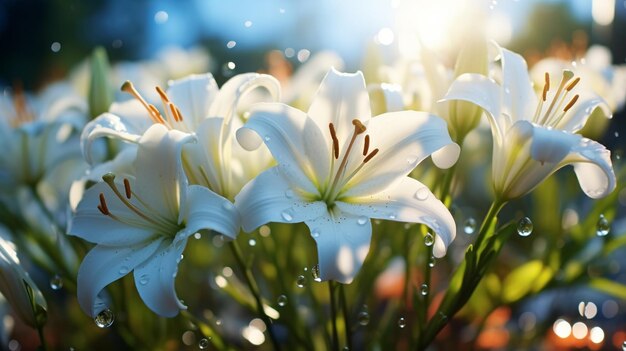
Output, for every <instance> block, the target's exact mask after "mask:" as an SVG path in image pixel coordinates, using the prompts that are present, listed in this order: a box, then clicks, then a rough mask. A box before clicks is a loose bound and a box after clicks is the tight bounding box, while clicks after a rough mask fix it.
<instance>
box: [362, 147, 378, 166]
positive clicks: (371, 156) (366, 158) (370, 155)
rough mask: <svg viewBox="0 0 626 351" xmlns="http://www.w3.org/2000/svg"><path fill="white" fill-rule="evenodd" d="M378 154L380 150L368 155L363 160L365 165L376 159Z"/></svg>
mask: <svg viewBox="0 0 626 351" xmlns="http://www.w3.org/2000/svg"><path fill="white" fill-rule="evenodd" d="M377 153H378V148H376V149H374V150H372V152H370V153H369V155H367V156H366V157H365V159H363V163H364V164H365V163H368V162H369V161H370V160H371V159H373V158H374V156H376V154H377Z"/></svg>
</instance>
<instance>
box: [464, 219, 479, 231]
mask: <svg viewBox="0 0 626 351" xmlns="http://www.w3.org/2000/svg"><path fill="white" fill-rule="evenodd" d="M475 230H476V220H475V219H474V218H472V217H470V218H468V219H467V220H466V221H465V225H464V226H463V231H464V232H465V234H474V231H475Z"/></svg>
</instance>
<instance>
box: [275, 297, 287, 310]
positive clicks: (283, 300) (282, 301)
mask: <svg viewBox="0 0 626 351" xmlns="http://www.w3.org/2000/svg"><path fill="white" fill-rule="evenodd" d="M276 302H277V303H278V306H280V307H284V306H285V305H286V304H287V296H285V295H280V296H279V297H278V299H276Z"/></svg>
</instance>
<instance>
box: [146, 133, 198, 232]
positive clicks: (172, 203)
mask: <svg viewBox="0 0 626 351" xmlns="http://www.w3.org/2000/svg"><path fill="white" fill-rule="evenodd" d="M194 138H195V137H194V136H193V135H191V134H186V133H183V132H180V131H178V130H168V129H167V128H166V127H165V126H164V125H162V124H155V125H153V126H152V127H150V128H149V129H148V130H147V131H146V132H145V133H144V134H143V136H142V137H141V139H140V140H139V142H138V143H139V148H138V150H137V159H136V160H135V170H136V178H137V184H136V188H137V189H136V190H135V192H136V193H137V194H138V196H140V197H141V198H142V200H143V201H144V202H145V203H146V204H148V205H149V206H150V207H152V209H153V210H155V211H157V212H158V213H159V214H160V215H161V216H163V217H164V218H168V219H176V218H178V222H179V223H180V221H181V217H179V206H180V203H181V202H183V203H184V201H185V199H184V198H181V196H184V194H185V192H184V188H185V187H186V186H187V179H186V177H185V174H184V172H183V167H182V161H181V151H182V147H183V145H184V144H185V143H188V142H190V141H193V140H194Z"/></svg>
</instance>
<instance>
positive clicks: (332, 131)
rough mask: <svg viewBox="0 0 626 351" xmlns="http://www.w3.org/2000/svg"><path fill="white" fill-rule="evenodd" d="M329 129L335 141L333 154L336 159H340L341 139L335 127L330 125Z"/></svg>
mask: <svg viewBox="0 0 626 351" xmlns="http://www.w3.org/2000/svg"><path fill="white" fill-rule="evenodd" d="M328 129H330V137H331V138H332V139H333V153H334V154H335V159H338V158H339V139H337V133H336V132H335V126H334V125H333V124H332V123H328Z"/></svg>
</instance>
